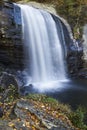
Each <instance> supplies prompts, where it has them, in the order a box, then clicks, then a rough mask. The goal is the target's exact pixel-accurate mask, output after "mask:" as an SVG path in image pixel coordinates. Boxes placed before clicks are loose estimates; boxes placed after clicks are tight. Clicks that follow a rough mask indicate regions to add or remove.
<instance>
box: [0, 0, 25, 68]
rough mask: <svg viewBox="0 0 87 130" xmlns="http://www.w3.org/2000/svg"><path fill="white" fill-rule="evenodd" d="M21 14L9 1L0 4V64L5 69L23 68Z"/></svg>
mask: <svg viewBox="0 0 87 130" xmlns="http://www.w3.org/2000/svg"><path fill="white" fill-rule="evenodd" d="M21 37H22V28H21V12H20V8H19V7H18V6H17V5H14V4H13V3H12V2H11V1H9V0H6V1H2V3H1V4H0V62H1V63H3V64H4V65H5V66H6V67H9V68H16V69H18V68H19V69H22V68H23V64H24V62H23V56H24V54H23V45H22V38H21Z"/></svg>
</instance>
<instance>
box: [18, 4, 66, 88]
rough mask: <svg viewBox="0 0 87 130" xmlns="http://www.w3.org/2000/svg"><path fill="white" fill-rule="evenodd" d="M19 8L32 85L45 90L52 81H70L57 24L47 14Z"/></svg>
mask: <svg viewBox="0 0 87 130" xmlns="http://www.w3.org/2000/svg"><path fill="white" fill-rule="evenodd" d="M19 6H20V8H21V15H22V29H23V40H24V48H25V54H26V55H25V56H26V59H27V66H26V68H27V70H28V71H27V72H28V74H29V76H30V77H31V83H32V84H34V83H42V84H43V87H44V86H45V84H47V85H48V86H46V88H47V87H49V89H50V86H51V85H52V82H53V81H58V82H60V81H65V80H67V78H66V72H65V67H64V66H65V65H64V59H63V55H64V54H63V52H62V46H61V42H60V41H61V40H60V37H59V36H58V33H57V29H56V24H55V21H54V20H53V18H52V16H51V15H50V14H49V13H48V12H46V11H43V10H39V9H35V8H33V7H30V6H28V5H19ZM60 33H61V32H60ZM29 82H30V81H29ZM49 83H51V84H50V85H49ZM40 88H41V87H40ZM44 88H45V87H44ZM44 88H43V89H44ZM46 88H45V89H46Z"/></svg>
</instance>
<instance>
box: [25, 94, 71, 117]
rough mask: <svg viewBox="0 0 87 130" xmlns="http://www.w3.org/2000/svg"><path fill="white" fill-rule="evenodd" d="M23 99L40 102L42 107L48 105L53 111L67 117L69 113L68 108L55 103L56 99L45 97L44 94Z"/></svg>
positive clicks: (31, 95)
mask: <svg viewBox="0 0 87 130" xmlns="http://www.w3.org/2000/svg"><path fill="white" fill-rule="evenodd" d="M25 98H27V99H31V100H33V101H37V102H42V103H43V104H44V105H46V104H48V105H49V106H50V107H52V108H53V109H54V110H58V111H60V112H63V113H64V114H66V115H68V114H69V113H70V112H71V109H70V106H69V105H65V104H62V103H60V102H59V101H57V100H56V99H54V98H52V97H49V96H46V95H44V94H29V95H27V96H26V97H25Z"/></svg>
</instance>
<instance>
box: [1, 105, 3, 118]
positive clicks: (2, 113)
mask: <svg viewBox="0 0 87 130" xmlns="http://www.w3.org/2000/svg"><path fill="white" fill-rule="evenodd" d="M2 116H3V108H2V107H0V118H1V117H2Z"/></svg>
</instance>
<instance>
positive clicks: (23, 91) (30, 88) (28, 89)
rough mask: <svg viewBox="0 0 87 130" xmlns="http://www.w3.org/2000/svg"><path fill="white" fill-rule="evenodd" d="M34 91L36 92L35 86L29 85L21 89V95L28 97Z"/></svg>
mask: <svg viewBox="0 0 87 130" xmlns="http://www.w3.org/2000/svg"><path fill="white" fill-rule="evenodd" d="M32 91H35V90H34V89H33V85H32V84H29V85H28V86H23V87H20V94H22V95H28V94H29V93H31V92H32Z"/></svg>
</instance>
